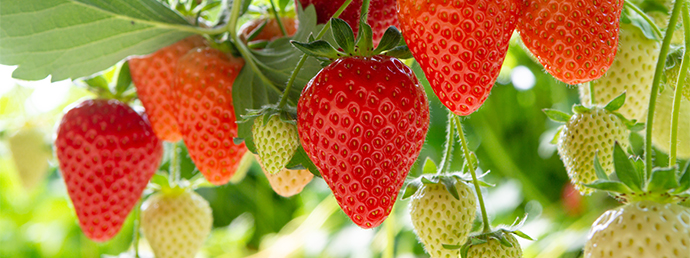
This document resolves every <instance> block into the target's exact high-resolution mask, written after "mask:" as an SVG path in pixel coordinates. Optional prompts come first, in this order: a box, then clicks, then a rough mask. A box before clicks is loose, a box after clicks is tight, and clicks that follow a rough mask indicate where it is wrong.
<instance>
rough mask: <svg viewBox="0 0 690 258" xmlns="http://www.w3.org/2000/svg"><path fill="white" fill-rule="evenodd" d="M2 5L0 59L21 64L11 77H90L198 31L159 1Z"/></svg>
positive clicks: (8, 1)
mask: <svg viewBox="0 0 690 258" xmlns="http://www.w3.org/2000/svg"><path fill="white" fill-rule="evenodd" d="M0 6H2V8H0V24H3V26H2V30H0V46H2V47H0V64H4V65H18V66H19V67H17V69H16V70H15V71H14V73H13V74H12V76H13V77H14V78H18V79H23V80H40V79H43V78H45V77H47V76H48V75H52V78H51V80H52V81H60V80H64V79H68V78H72V79H76V78H80V77H84V76H88V75H91V74H94V73H96V72H99V71H102V70H105V69H106V68H108V67H110V66H112V65H114V64H115V63H117V62H119V61H120V60H122V59H124V58H125V57H127V56H130V55H144V54H149V53H151V52H154V51H156V50H158V49H160V48H161V47H163V46H167V45H170V44H172V43H174V42H176V41H179V40H181V39H183V38H185V37H188V36H190V35H192V34H193V31H194V28H192V27H190V26H189V23H188V22H187V21H186V20H185V19H184V18H182V17H181V16H180V15H179V14H177V13H176V12H174V11H172V10H170V9H169V8H167V7H166V6H165V5H163V4H161V3H160V2H158V1H155V0H121V1H99V0H52V1H46V0H26V1H16V0H0ZM9 24H11V25H12V26H6V25H9Z"/></svg>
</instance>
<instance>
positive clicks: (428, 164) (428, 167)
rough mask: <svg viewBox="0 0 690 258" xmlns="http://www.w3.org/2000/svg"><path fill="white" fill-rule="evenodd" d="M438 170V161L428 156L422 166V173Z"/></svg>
mask: <svg viewBox="0 0 690 258" xmlns="http://www.w3.org/2000/svg"><path fill="white" fill-rule="evenodd" d="M437 170H438V167H437V166H436V163H435V162H434V161H433V160H431V158H429V157H426V160H424V166H423V168H422V173H423V174H434V173H436V172H437Z"/></svg>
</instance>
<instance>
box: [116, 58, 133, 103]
mask: <svg viewBox="0 0 690 258" xmlns="http://www.w3.org/2000/svg"><path fill="white" fill-rule="evenodd" d="M130 85H132V75H131V74H130V73H129V61H126V62H124V63H123V64H122V66H121V67H120V73H119V74H118V75H117V84H116V85H115V95H117V96H120V95H122V93H124V92H125V91H127V89H129V86H130Z"/></svg>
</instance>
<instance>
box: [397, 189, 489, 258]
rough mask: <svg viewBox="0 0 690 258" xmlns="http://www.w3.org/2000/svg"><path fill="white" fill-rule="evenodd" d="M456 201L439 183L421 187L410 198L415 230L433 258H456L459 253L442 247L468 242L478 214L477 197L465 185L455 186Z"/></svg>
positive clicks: (411, 215)
mask: <svg viewBox="0 0 690 258" xmlns="http://www.w3.org/2000/svg"><path fill="white" fill-rule="evenodd" d="M455 187H456V189H457V192H458V196H459V197H460V198H459V199H455V197H453V195H451V193H450V192H449V190H447V189H446V186H445V185H444V184H442V183H437V184H423V186H422V187H421V188H420V189H419V190H417V192H416V193H415V194H414V195H412V200H411V201H410V217H411V218H412V225H413V226H414V231H415V233H416V234H417V236H418V237H419V239H420V241H421V242H422V244H423V245H424V249H425V250H426V252H427V253H429V255H431V257H433V258H440V257H443V258H446V257H458V256H459V255H460V251H459V250H450V249H446V248H444V247H443V245H444V244H450V245H456V244H463V243H465V241H467V236H468V234H469V233H470V231H471V230H472V222H473V221H474V218H475V215H476V213H477V206H476V196H475V195H474V192H472V190H471V189H470V187H469V186H468V185H467V184H465V183H464V182H461V181H458V182H456V183H455Z"/></svg>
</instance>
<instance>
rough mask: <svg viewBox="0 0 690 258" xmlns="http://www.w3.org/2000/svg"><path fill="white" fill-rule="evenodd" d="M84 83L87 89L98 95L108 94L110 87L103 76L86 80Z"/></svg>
mask: <svg viewBox="0 0 690 258" xmlns="http://www.w3.org/2000/svg"><path fill="white" fill-rule="evenodd" d="M84 83H86V86H88V87H89V89H90V90H92V91H95V92H96V93H100V92H103V91H106V92H110V86H108V80H107V79H106V78H105V76H103V75H97V76H94V77H91V78H88V79H84Z"/></svg>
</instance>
